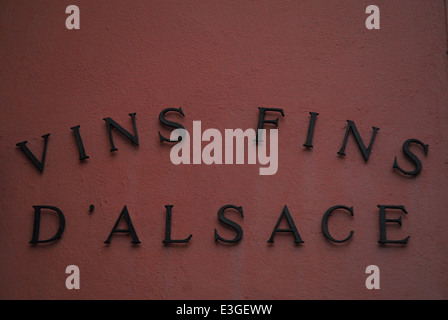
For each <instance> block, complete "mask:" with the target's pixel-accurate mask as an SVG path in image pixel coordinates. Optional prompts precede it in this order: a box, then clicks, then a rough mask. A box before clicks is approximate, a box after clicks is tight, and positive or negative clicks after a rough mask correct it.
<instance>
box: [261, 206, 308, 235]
mask: <svg viewBox="0 0 448 320" xmlns="http://www.w3.org/2000/svg"><path fill="white" fill-rule="evenodd" d="M283 216H285V217H286V220H287V221H288V224H289V226H290V229H278V226H279V224H280V222H281V221H282V218H283ZM276 232H292V233H293V234H294V242H295V243H303V242H304V241H302V239H301V238H300V235H299V232H298V231H297V228H296V225H295V224H294V220H293V219H292V217H291V214H290V213H289V210H288V207H287V206H286V205H285V206H284V208H283V211H282V213H281V214H280V217H279V218H278V221H277V224H276V225H275V227H274V231H272V234H271V237H270V238H269V240H268V243H273V242H274V236H275V233H276Z"/></svg>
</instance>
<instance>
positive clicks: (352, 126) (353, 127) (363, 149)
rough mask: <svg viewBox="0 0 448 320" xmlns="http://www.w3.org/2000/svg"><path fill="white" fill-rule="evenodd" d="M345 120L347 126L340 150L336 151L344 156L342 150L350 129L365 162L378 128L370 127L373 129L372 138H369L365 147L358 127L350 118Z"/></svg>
mask: <svg viewBox="0 0 448 320" xmlns="http://www.w3.org/2000/svg"><path fill="white" fill-rule="evenodd" d="M347 122H348V127H347V130H346V131H345V137H344V141H343V143H342V147H341V150H339V151H338V154H340V155H343V156H345V152H344V150H345V144H346V143H347V138H348V135H349V133H350V130H351V131H352V132H353V135H354V136H355V138H356V142H357V143H358V147H359V150H361V152H362V155H363V157H364V160H365V161H366V162H367V160H369V155H370V151H371V150H372V146H373V141H374V140H375V135H376V132H377V131H378V130H379V128H377V127H372V129H373V133H372V138H370V144H369V147H368V148H366V146H365V145H364V142H363V141H362V139H361V136H360V135H359V132H358V129H357V128H356V125H355V123H354V122H353V121H351V120H347Z"/></svg>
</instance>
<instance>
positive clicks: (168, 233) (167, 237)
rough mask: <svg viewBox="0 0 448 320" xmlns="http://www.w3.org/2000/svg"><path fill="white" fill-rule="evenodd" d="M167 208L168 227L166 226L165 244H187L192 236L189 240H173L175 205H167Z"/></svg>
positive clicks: (189, 237)
mask: <svg viewBox="0 0 448 320" xmlns="http://www.w3.org/2000/svg"><path fill="white" fill-rule="evenodd" d="M165 208H166V225H165V240H163V241H162V242H163V243H187V242H188V241H190V239H191V237H192V236H193V235H192V234H190V235H189V236H188V237H187V238H185V239H183V240H176V239H171V215H172V213H171V209H172V208H173V205H165Z"/></svg>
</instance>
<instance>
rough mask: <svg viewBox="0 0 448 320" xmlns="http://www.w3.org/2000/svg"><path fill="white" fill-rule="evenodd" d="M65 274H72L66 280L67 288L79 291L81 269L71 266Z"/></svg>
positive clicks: (66, 269)
mask: <svg viewBox="0 0 448 320" xmlns="http://www.w3.org/2000/svg"><path fill="white" fill-rule="evenodd" d="M65 273H70V275H69V276H68V277H67V279H66V280H65V287H66V288H67V289H68V290H72V289H79V288H80V286H79V268H78V266H75V265H70V266H67V268H65Z"/></svg>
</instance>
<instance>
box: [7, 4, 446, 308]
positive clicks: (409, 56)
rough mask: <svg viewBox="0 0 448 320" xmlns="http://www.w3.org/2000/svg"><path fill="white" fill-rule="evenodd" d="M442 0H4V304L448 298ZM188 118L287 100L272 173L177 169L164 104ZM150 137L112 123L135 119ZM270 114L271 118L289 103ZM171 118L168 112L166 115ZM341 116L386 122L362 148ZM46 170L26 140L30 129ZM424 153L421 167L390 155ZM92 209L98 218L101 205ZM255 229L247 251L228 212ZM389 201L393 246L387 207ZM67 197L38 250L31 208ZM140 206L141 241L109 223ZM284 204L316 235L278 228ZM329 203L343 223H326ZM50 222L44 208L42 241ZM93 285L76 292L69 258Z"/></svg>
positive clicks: (232, 123) (211, 119)
mask: <svg viewBox="0 0 448 320" xmlns="http://www.w3.org/2000/svg"><path fill="white" fill-rule="evenodd" d="M70 4H76V5H77V6H79V8H80V18H81V19H80V22H81V23H80V26H81V27H80V29H79V30H67V29H66V27H65V20H66V18H67V16H68V15H67V14H65V8H66V7H67V6H68V5H70ZM370 4H375V5H377V6H378V7H379V8H380V10H381V16H380V17H381V28H380V29H379V30H367V29H366V27H365V19H366V17H367V16H368V15H366V14H365V8H366V7H367V6H368V5H370ZM445 18H446V17H445V6H444V1H443V0H428V1H420V0H413V1H409V0H406V1H405V0H397V1H380V0H377V1H359V0H353V1H343V2H342V1H336V0H328V1H314V0H300V1H117V0H114V1H2V2H1V3H0V44H1V50H0V59H1V60H0V61H1V62H0V63H1V65H0V69H1V72H0V77H1V79H0V108H1V116H0V144H1V152H2V154H1V157H0V185H1V194H0V206H1V217H0V248H1V249H0V252H1V257H2V258H1V262H0V283H1V285H0V298H2V299H446V298H448V270H447V258H448V251H447V246H446V232H447V228H448V218H447V212H446V210H447V208H448V200H447V196H446V192H447V184H448V179H447V178H448V176H447V164H448V152H447V150H448V148H447V142H448V139H447V136H446V132H447V129H448V127H447V123H448V122H447V121H448V105H447V103H448V93H447V85H448V83H447V79H448V78H447V55H446V49H447V47H446V45H447V36H446V20H445ZM167 107H173V108H179V107H182V110H183V111H184V113H185V117H179V116H178V115H177V114H171V115H170V116H169V118H170V119H171V120H173V121H176V122H179V123H182V124H183V125H184V126H185V128H186V129H187V130H192V123H193V121H195V120H201V121H202V127H203V129H205V128H216V129H218V130H220V131H221V132H224V130H225V129H233V128H242V129H247V128H254V129H255V127H256V124H257V119H258V107H270V108H283V110H284V113H285V117H280V119H279V125H278V130H279V131H278V133H279V167H278V171H277V173H276V174H275V175H271V176H260V175H259V174H258V169H259V165H248V164H246V165H205V164H200V165H178V166H176V165H173V164H172V163H171V161H170V148H171V145H169V144H166V143H165V144H162V143H160V141H159V137H158V131H160V132H161V133H162V134H163V135H165V136H168V135H169V133H170V130H169V129H167V128H166V127H163V126H162V125H161V124H160V122H159V120H158V116H159V113H160V112H161V111H162V110H163V109H164V108H167ZM132 112H135V113H136V125H137V128H138V135H139V146H138V147H137V146H135V145H134V144H132V143H131V142H130V141H129V140H127V139H125V138H123V137H122V136H120V135H119V134H116V133H114V139H115V144H116V146H117V148H118V149H119V150H118V151H116V152H114V153H111V152H109V149H110V144H109V140H108V133H107V129H106V125H105V122H104V121H103V118H106V117H111V118H112V119H114V120H115V121H116V122H117V123H119V124H121V125H122V126H123V127H124V128H126V129H127V130H129V131H130V132H132V122H131V119H130V117H129V115H128V114H129V113H132ZM309 112H318V113H319V116H318V118H317V122H316V127H315V132H314V139H313V145H314V147H313V148H312V149H307V148H304V147H303V146H302V145H303V143H304V142H305V138H306V134H307V130H308V122H309ZM279 116H280V115H279V114H275V113H272V114H269V118H270V119H273V118H276V117H279ZM167 117H168V116H167ZM347 120H353V121H355V123H356V125H357V128H358V129H359V132H360V134H361V136H362V138H363V139H364V141H365V142H366V143H368V142H369V139H370V136H371V134H372V127H373V126H375V127H378V128H380V130H379V131H378V133H377V136H376V138H375V141H374V145H373V147H372V151H371V154H370V157H369V160H368V162H365V161H364V160H363V158H362V155H361V153H360V151H359V149H358V147H357V145H356V142H355V139H353V136H352V135H351V136H350V137H349V139H348V142H347V147H346V150H345V152H346V156H345V157H341V156H339V155H338V154H337V152H338V151H339V149H340V147H341V144H342V141H343V138H344V134H345V130H346V126H347ZM76 125H80V132H81V134H82V138H83V142H84V146H85V148H86V153H87V155H88V156H89V159H87V160H84V161H80V160H79V154H78V150H77V148H76V143H75V140H74V137H73V132H72V130H70V128H71V127H73V126H76ZM47 133H50V134H51V135H50V137H49V140H48V149H47V156H46V162H45V169H44V172H43V173H40V172H39V171H38V170H36V168H35V167H34V166H33V164H32V163H31V162H30V161H29V159H27V157H26V156H25V155H24V153H23V152H22V151H21V150H20V148H19V147H17V146H16V144H17V143H19V142H22V141H24V140H27V141H28V144H27V146H28V147H29V148H30V149H31V150H32V151H33V152H34V153H35V154H36V156H37V157H38V158H39V159H40V155H41V152H42V147H43V139H42V138H41V136H42V135H44V134H47ZM409 138H416V139H419V140H421V141H422V142H424V143H425V144H428V145H429V150H428V154H427V155H426V156H425V155H424V152H423V149H422V148H421V147H419V146H417V145H416V146H413V147H412V151H413V152H414V153H415V154H416V156H417V157H418V158H419V159H420V160H421V161H422V165H423V169H422V171H421V173H420V174H419V175H418V176H416V177H408V176H405V175H403V174H401V173H399V172H398V171H397V170H396V169H393V168H392V165H393V162H394V158H395V157H397V161H398V162H399V164H400V166H402V167H403V168H405V169H407V170H412V169H413V168H414V165H413V163H412V162H410V161H409V160H407V158H406V157H405V156H404V155H403V153H402V144H403V142H404V141H405V140H407V139H409ZM90 204H94V206H95V209H94V211H93V212H92V213H89V205H90ZM169 204H171V205H174V207H173V216H172V218H173V220H172V236H173V238H178V239H179V238H182V239H183V238H185V237H187V236H188V235H190V234H192V235H193V236H192V238H191V240H190V242H189V243H188V244H180V245H170V246H165V245H164V244H163V243H162V240H163V239H164V236H165V207H164V206H165V205H169ZM225 204H234V205H236V206H242V207H243V210H244V218H243V217H241V216H240V215H238V214H236V213H234V212H233V213H232V212H230V211H229V212H228V213H227V217H228V218H229V219H232V220H233V221H235V222H237V223H238V224H239V225H240V226H241V227H242V228H243V230H244V236H243V239H242V240H241V241H240V242H239V243H237V244H235V245H230V246H229V245H224V244H222V243H216V242H215V241H214V229H215V228H216V229H217V230H218V232H219V233H220V234H221V235H222V236H225V237H228V238H232V237H233V236H234V235H235V232H234V231H232V229H229V228H226V226H224V225H223V224H221V223H220V222H219V220H218V217H217V211H218V209H219V208H220V207H221V206H223V205H225ZM380 204H385V205H403V206H404V207H405V208H406V210H407V212H408V214H407V215H406V214H403V213H400V212H391V213H390V218H398V217H399V216H400V217H401V219H402V226H401V227H399V226H398V225H397V224H388V227H387V232H388V237H390V238H391V239H402V238H405V237H407V236H410V238H409V241H408V243H407V244H406V245H393V244H388V245H380V244H379V243H378V239H379V209H378V207H377V205H380ZM35 205H51V206H56V207H58V208H60V209H61V210H62V211H63V213H64V215H65V218H66V228H65V231H64V234H63V236H62V238H61V239H60V240H59V241H56V242H54V243H50V244H38V245H31V244H29V241H30V240H31V236H32V230H33V214H34V210H33V206H35ZM125 205H126V206H127V208H128V210H129V214H130V216H131V218H132V221H133V224H134V226H135V229H136V231H137V233H138V237H139V239H140V241H141V242H142V243H141V244H139V245H132V244H131V243H130V240H131V238H130V236H129V235H121V236H120V235H115V236H113V238H112V241H111V244H109V245H106V244H104V241H105V240H106V238H107V237H108V235H109V233H110V231H111V229H112V227H113V225H114V223H115V221H116V220H117V218H118V216H119V214H120V212H121V210H122V208H123V207H124V206H125ZM284 205H287V206H288V208H289V210H290V212H291V216H292V218H293V219H294V222H295V224H296V226H297V229H298V231H299V233H300V236H301V237H302V239H303V241H304V243H302V244H298V245H295V244H294V243H293V237H292V235H291V234H277V235H276V236H275V242H274V243H273V244H268V243H267V240H268V239H269V237H270V236H271V233H272V231H273V228H274V226H275V224H276V222H277V220H278V218H279V216H280V213H281V212H282V209H283V207H284ZM334 205H345V206H349V207H353V210H354V216H353V217H351V216H349V215H348V214H346V213H344V212H342V213H337V214H334V215H333V216H332V217H331V220H330V223H329V224H330V229H331V232H332V234H333V235H334V236H335V237H339V238H343V237H345V236H347V235H348V233H349V231H350V230H353V231H354V235H353V238H352V239H351V240H350V241H348V242H345V243H342V244H335V243H332V242H330V241H329V240H328V239H326V238H325V237H324V236H323V233H322V228H321V220H322V216H323V214H324V212H325V211H326V210H327V209H328V208H330V207H332V206H334ZM56 228H57V221H56V219H54V216H53V215H51V214H43V216H42V226H41V236H42V237H45V236H51V234H54V232H55V229H56ZM72 264H74V265H77V266H78V267H79V269H80V275H81V278H80V280H81V282H80V283H81V288H80V289H79V290H68V289H67V288H66V287H65V280H66V278H67V276H68V275H67V274H66V273H65V268H66V267H67V266H68V265H72ZM368 265H377V266H378V267H379V269H380V272H381V273H380V281H381V282H380V283H381V287H380V289H378V290H368V289H367V288H366V286H365V280H366V277H367V276H368V275H367V274H366V273H365V269H366V267H367V266H368Z"/></svg>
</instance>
